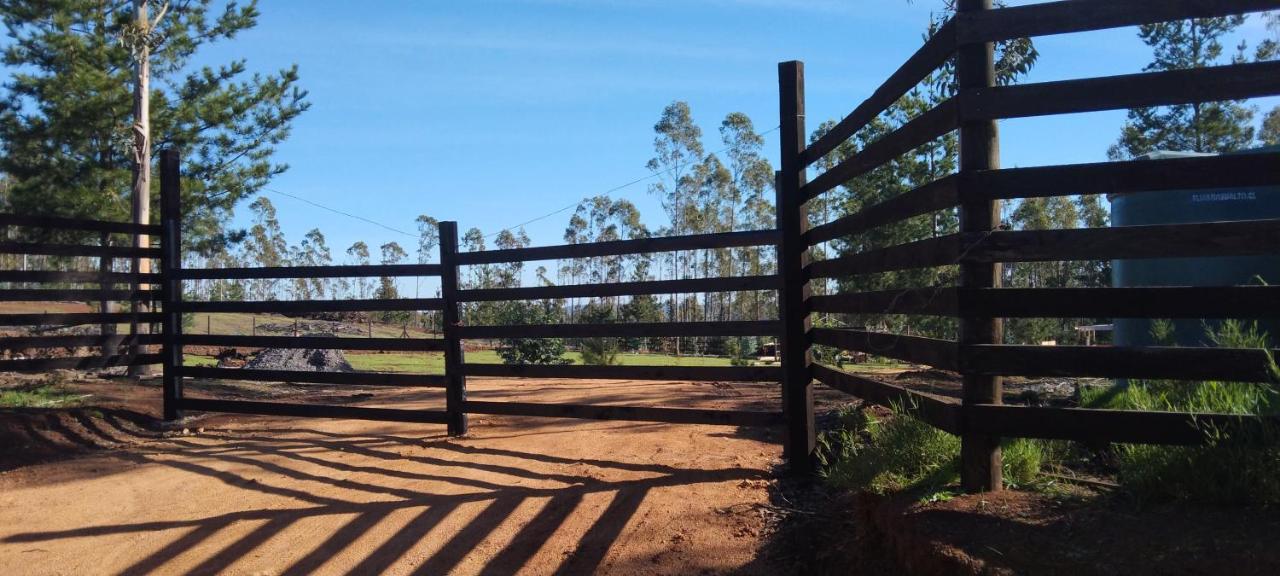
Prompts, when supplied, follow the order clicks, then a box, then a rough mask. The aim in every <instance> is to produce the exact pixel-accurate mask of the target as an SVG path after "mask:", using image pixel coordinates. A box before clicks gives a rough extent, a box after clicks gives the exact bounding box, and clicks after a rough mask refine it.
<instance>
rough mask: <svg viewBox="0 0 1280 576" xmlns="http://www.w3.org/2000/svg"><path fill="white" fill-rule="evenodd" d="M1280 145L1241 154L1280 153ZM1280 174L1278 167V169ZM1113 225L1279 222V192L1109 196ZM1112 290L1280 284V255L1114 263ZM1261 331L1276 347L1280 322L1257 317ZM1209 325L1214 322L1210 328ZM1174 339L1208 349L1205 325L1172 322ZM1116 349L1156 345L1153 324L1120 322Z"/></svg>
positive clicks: (1182, 154) (1191, 321) (1183, 154)
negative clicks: (1124, 288) (1245, 221)
mask: <svg viewBox="0 0 1280 576" xmlns="http://www.w3.org/2000/svg"><path fill="white" fill-rule="evenodd" d="M1276 151H1280V146H1275V147H1269V148H1263V149H1257V150H1250V151H1246V152H1240V153H1241V154H1249V153H1256V152H1276ZM1190 156H1212V154H1195V153H1187V152H1154V153H1151V154H1147V155H1146V156H1143V157H1141V158H1140V159H1139V160H1160V159H1166V158H1185V157H1190ZM1276 169H1277V170H1280V166H1277V167H1276ZM1107 198H1108V199H1109V200H1110V201H1111V225H1112V226H1137V225H1142V224H1186V223H1195V222H1223V221H1237V220H1259V219H1265V218H1280V187H1254V188H1221V189H1201V190H1176V191H1155V192H1131V193H1121V194H1109V195H1107ZM1111 280H1112V285H1113V286H1117V287H1130V286H1239V285H1250V284H1258V283H1259V280H1261V281H1264V282H1266V283H1267V284H1280V255H1269V256H1227V257H1217V258H1152V259H1134V260H1115V261H1113V262H1112V263H1111ZM1255 320H1257V321H1258V323H1259V327H1260V328H1261V329H1262V330H1264V331H1266V332H1267V333H1268V334H1269V335H1270V336H1271V338H1272V341H1273V342H1275V341H1277V340H1280V319H1276V318H1270V319H1266V318H1257V319H1255ZM1209 324H1210V325H1211V326H1212V325H1213V324H1214V323H1213V322H1210V323H1209ZM1174 338H1175V340H1176V343H1177V344H1178V345H1180V346H1204V345H1207V344H1208V341H1207V338H1206V335H1205V321H1204V320H1202V319H1198V318H1178V319H1174ZM1114 339H1115V344H1116V345H1118V346H1145V345H1150V344H1152V338H1151V321H1150V320H1146V319H1140V318H1118V319H1116V321H1115V334H1114Z"/></svg>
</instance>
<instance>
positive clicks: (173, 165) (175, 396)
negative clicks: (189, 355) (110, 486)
mask: <svg viewBox="0 0 1280 576" xmlns="http://www.w3.org/2000/svg"><path fill="white" fill-rule="evenodd" d="M181 162H182V156H181V155H180V154H179V153H178V151H177V150H174V149H172V148H169V149H166V150H164V151H162V152H160V224H161V226H162V227H163V228H162V234H164V237H163V238H162V239H161V242H160V247H161V256H160V293H161V299H162V301H163V305H164V315H163V320H162V324H163V326H162V327H163V330H164V336H163V337H162V339H161V351H160V356H161V370H162V380H163V383H164V419H165V420H177V419H180V418H182V410H180V409H179V407H178V405H179V403H180V402H181V401H182V347H181V346H180V345H179V344H178V342H179V340H180V338H181V337H182V280H181V279H180V278H179V271H180V270H181V268H182V165H181Z"/></svg>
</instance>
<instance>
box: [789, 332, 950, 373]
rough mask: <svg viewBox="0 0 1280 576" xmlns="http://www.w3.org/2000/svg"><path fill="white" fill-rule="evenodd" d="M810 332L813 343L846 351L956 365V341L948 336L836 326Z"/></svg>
mask: <svg viewBox="0 0 1280 576" xmlns="http://www.w3.org/2000/svg"><path fill="white" fill-rule="evenodd" d="M810 336H811V338H810V340H811V341H812V342H813V343H814V344H819V345H822V346H831V347H832V348H837V349H840V350H846V351H849V352H863V353H866V354H871V355H874V356H884V357H886V358H893V359H895V360H902V361H904V362H911V363H914V364H928V365H931V366H935V367H938V368H943V369H946V370H955V369H957V368H958V367H959V361H958V360H957V354H956V352H957V349H956V343H955V342H954V341H951V340H939V339H936V338H924V337H920V336H904V335H902V334H886V333H883V332H870V331H867V330H849V329H838V328H814V329H813V330H812V331H811V332H810Z"/></svg>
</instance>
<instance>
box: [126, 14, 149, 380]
mask: <svg viewBox="0 0 1280 576" xmlns="http://www.w3.org/2000/svg"><path fill="white" fill-rule="evenodd" d="M148 4H149V0H133V8H134V13H135V19H136V24H137V26H138V30H137V34H138V36H137V38H136V39H135V40H134V42H135V44H134V46H133V50H134V58H135V66H134V70H135V76H134V84H133V221H134V223H136V224H149V223H150V222H151V45H150V44H149V41H150V40H149V37H150V36H151V19H150V16H149V6H148ZM133 245H134V247H136V248H148V247H150V246H151V237H150V236H148V235H146V234H137V235H135V236H134V237H133ZM133 270H134V272H135V273H138V274H147V273H149V272H151V260H150V259H148V258H134V259H133ZM142 287H143V288H150V286H149V285H143V286H142ZM134 306H135V309H136V311H137V312H142V313H145V312H148V311H149V310H150V304H149V303H146V302H137V303H135V304H134ZM132 327H135V330H136V332H138V333H144V334H145V333H150V332H151V326H150V325H144V324H140V323H133V324H132ZM154 373H155V370H154V367H152V366H132V367H130V369H129V374H130V375H131V376H149V375H151V374H154Z"/></svg>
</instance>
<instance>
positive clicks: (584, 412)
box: [466, 400, 782, 426]
mask: <svg viewBox="0 0 1280 576" xmlns="http://www.w3.org/2000/svg"><path fill="white" fill-rule="evenodd" d="M466 407H467V412H470V413H472V414H498V415H503V416H535V417H543V418H584V419H589V420H631V421H638V422H668V423H672V424H716V425H728V426H772V425H775V424H779V423H781V421H782V416H781V414H777V413H773V412H744V411H733V410H697V409H693V408H654V407H647V406H599V405H596V406H587V405H582V404H534V403H529V402H485V401H476V400H468V401H467V405H466Z"/></svg>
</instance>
